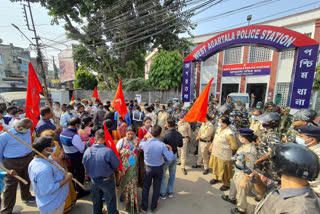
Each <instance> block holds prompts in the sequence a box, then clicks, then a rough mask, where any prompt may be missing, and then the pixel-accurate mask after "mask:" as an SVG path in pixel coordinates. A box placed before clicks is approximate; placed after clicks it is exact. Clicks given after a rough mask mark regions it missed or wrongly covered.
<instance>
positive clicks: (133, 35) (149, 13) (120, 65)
mask: <svg viewBox="0 0 320 214" xmlns="http://www.w3.org/2000/svg"><path fill="white" fill-rule="evenodd" d="M11 1H27V0H11ZM30 2H40V3H41V5H42V6H43V7H45V8H47V9H48V10H49V15H51V16H52V17H53V21H52V22H53V23H55V24H59V23H60V21H64V22H65V24H64V28H65V29H66V31H67V35H68V37H69V38H71V39H74V40H77V41H79V42H80V45H79V46H77V47H76V48H75V53H74V59H75V62H76V64H77V65H78V66H82V67H84V68H86V69H88V70H93V71H96V72H98V73H101V74H103V79H104V81H106V85H107V87H109V88H115V87H116V85H117V84H115V83H118V82H119V79H120V78H128V77H129V78H136V77H142V76H143V73H144V72H143V70H144V64H145V62H144V57H145V54H146V53H147V51H150V50H152V49H154V48H155V47H157V48H159V49H164V50H168V51H171V50H175V49H178V50H180V51H185V49H187V48H188V47H189V44H190V43H189V42H188V41H187V40H186V39H184V38H179V36H178V35H179V34H183V33H187V34H190V30H191V29H193V28H194V25H193V24H191V22H190V17H191V16H192V13H193V12H194V11H195V10H192V8H190V9H188V10H185V11H183V8H184V7H186V6H188V5H187V2H188V1H187V0H163V1H160V0H123V1H119V0H94V1H93V0H77V1H75V0H59V1H54V0H30ZM203 2H205V3H199V4H200V6H201V7H200V6H198V5H196V6H198V7H197V8H196V9H200V8H202V7H204V6H207V5H208V4H209V3H210V4H211V3H212V2H213V1H203ZM190 4H191V3H190ZM193 4H194V3H193ZM190 35H191V34H190Z"/></svg>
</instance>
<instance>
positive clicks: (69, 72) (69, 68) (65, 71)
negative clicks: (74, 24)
mask: <svg viewBox="0 0 320 214" xmlns="http://www.w3.org/2000/svg"><path fill="white" fill-rule="evenodd" d="M58 59H59V68H60V81H61V83H64V82H68V81H73V80H75V66H74V61H73V55H72V46H70V47H68V48H67V49H65V50H63V51H61V52H60V53H59V54H58Z"/></svg>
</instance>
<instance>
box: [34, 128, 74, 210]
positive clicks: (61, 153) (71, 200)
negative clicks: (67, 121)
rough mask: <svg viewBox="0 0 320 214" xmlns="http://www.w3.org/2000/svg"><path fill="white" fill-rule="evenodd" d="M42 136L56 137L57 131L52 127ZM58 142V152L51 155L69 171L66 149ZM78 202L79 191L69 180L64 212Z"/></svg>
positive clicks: (56, 142)
mask: <svg viewBox="0 0 320 214" xmlns="http://www.w3.org/2000/svg"><path fill="white" fill-rule="evenodd" d="M40 137H52V138H53V139H54V137H55V132H54V131H53V130H51V129H48V130H45V131H43V132H42V133H41V135H40ZM54 143H55V144H56V147H57V149H56V152H55V153H53V154H52V155H51V157H52V159H53V160H54V161H56V162H57V163H58V164H59V165H60V166H61V167H63V168H64V170H65V171H66V172H68V168H67V164H66V163H65V161H64V160H63V157H64V151H63V149H62V148H61V146H60V144H59V143H58V141H54ZM76 202H77V193H76V191H75V189H74V185H73V183H72V181H70V182H69V194H68V196H67V198H66V200H65V206H64V211H63V213H67V212H69V211H70V210H71V209H72V207H73V205H74V204H75V203H76Z"/></svg>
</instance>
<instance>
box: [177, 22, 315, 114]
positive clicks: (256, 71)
mask: <svg viewBox="0 0 320 214" xmlns="http://www.w3.org/2000/svg"><path fill="white" fill-rule="evenodd" d="M251 44H253V45H256V44H258V45H262V46H267V47H272V48H273V49H275V50H277V51H282V50H286V49H295V50H296V53H297V54H296V56H297V57H296V59H295V64H294V66H293V72H292V74H293V75H292V78H291V82H292V83H293V84H292V87H291V90H290V95H289V96H290V97H289V98H290V99H289V100H290V102H289V105H290V107H291V108H296V109H303V108H308V107H309V104H310V97H311V92H312V85H313V79H314V72H315V65H316V59H317V56H318V50H319V44H318V42H317V41H316V40H314V39H311V38H310V37H308V36H307V35H304V34H302V33H299V32H296V31H293V30H289V29H286V28H282V27H275V26H269V25H250V26H246V27H241V28H236V29H232V30H229V31H226V32H223V33H221V34H218V35H216V36H214V37H212V38H211V39H209V40H207V41H205V42H204V43H202V44H200V45H198V46H197V47H196V48H195V49H194V50H193V51H192V52H191V53H190V54H189V55H188V56H187V57H186V58H185V60H184V68H183V69H184V72H183V87H184V89H183V94H182V99H183V100H184V101H186V102H189V101H190V94H192V93H193V92H190V89H191V88H190V80H191V79H190V78H191V76H188V75H187V74H190V71H191V68H192V67H193V66H192V65H193V62H198V61H205V60H206V59H208V58H209V57H211V56H212V55H214V54H216V53H218V52H220V51H223V50H224V49H227V48H231V47H235V46H242V45H251ZM264 63H265V64H264ZM256 66H257V65H255V64H251V63H246V64H238V65H232V66H223V70H222V71H223V72H222V76H243V75H268V74H270V70H271V62H263V63H262V64H260V65H259V64H258V66H260V67H259V68H257V67H256ZM191 72H192V71H191ZM218 79H219V77H218ZM185 90H189V91H188V93H187V92H186V91H185ZM219 92H220V91H219ZM268 93H272V92H270V91H269V92H268ZM187 94H188V95H187Z"/></svg>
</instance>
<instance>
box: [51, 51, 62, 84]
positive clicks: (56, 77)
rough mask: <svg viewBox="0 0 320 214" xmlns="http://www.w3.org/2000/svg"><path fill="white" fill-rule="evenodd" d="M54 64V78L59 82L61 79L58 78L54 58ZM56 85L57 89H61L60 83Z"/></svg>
mask: <svg viewBox="0 0 320 214" xmlns="http://www.w3.org/2000/svg"><path fill="white" fill-rule="evenodd" d="M52 63H53V71H54V78H55V79H56V80H57V79H59V77H58V69H57V66H56V63H55V61H54V56H53V57H52ZM55 85H56V87H57V89H60V84H59V83H55Z"/></svg>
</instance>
